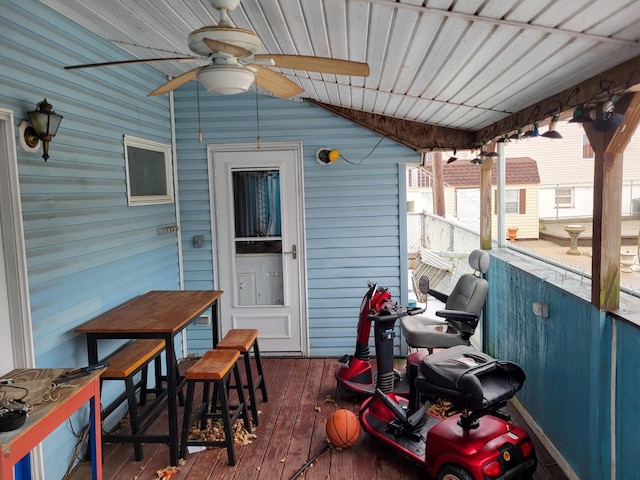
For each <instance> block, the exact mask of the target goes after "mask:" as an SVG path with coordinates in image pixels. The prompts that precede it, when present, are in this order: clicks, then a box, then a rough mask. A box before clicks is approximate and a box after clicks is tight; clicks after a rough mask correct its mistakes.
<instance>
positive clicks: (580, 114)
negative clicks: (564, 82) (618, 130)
mask: <svg viewBox="0 0 640 480" xmlns="http://www.w3.org/2000/svg"><path fill="white" fill-rule="evenodd" d="M591 122H593V118H591V117H590V116H589V115H587V113H585V109H584V105H583V104H580V105H578V106H577V107H576V109H575V110H574V111H573V117H572V118H571V120H569V122H568V123H591Z"/></svg>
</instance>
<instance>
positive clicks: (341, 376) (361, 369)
mask: <svg viewBox="0 0 640 480" xmlns="http://www.w3.org/2000/svg"><path fill="white" fill-rule="evenodd" d="M335 376H336V380H338V381H339V382H341V383H342V384H345V385H346V386H348V387H349V388H350V389H352V390H354V391H355V392H356V393H363V394H369V395H370V394H371V393H373V369H372V368H371V364H370V363H369V362H365V361H364V360H360V359H359V358H355V357H351V359H350V360H349V365H348V366H346V367H345V366H343V365H338V366H337V367H336V371H335ZM347 382H348V383H347Z"/></svg>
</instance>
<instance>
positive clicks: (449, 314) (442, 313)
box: [436, 310, 478, 327]
mask: <svg viewBox="0 0 640 480" xmlns="http://www.w3.org/2000/svg"><path fill="white" fill-rule="evenodd" d="M436 315H437V316H438V317H443V318H445V319H447V320H457V321H458V322H462V323H466V324H469V325H472V326H474V327H475V326H476V325H477V324H478V316H477V315H476V314H475V313H471V312H465V311H464V310H438V311H437V312H436Z"/></svg>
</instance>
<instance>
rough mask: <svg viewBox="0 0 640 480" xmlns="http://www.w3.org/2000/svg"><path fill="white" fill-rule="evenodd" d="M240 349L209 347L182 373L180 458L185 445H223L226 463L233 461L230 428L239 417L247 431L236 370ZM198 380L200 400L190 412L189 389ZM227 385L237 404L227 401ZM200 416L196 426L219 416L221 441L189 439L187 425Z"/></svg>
mask: <svg viewBox="0 0 640 480" xmlns="http://www.w3.org/2000/svg"><path fill="white" fill-rule="evenodd" d="M239 358H240V352H238V351H237V350H209V351H207V352H206V353H205V354H204V355H203V356H202V358H200V359H199V360H198V361H197V362H196V363H195V364H193V365H192V366H191V367H189V369H188V370H187V371H186V372H185V378H186V381H187V398H186V401H185V406H184V421H183V424H182V439H181V442H180V457H182V458H186V453H187V446H188V445H199V446H215V447H225V446H226V447H227V456H228V458H229V465H235V464H236V452H235V447H234V444H233V440H234V438H233V431H232V427H233V424H234V423H235V421H236V420H237V419H238V418H239V417H240V416H242V420H243V422H244V428H245V429H246V430H247V431H248V432H249V433H251V422H250V421H249V414H248V412H247V404H246V402H245V399H244V389H243V388H242V380H241V378H240V370H239V369H238V359H239ZM232 372H233V376H234V382H235V383H234V385H232V386H230V382H229V379H230V376H231V373H232ZM198 382H202V384H203V388H202V403H201V404H200V406H199V407H198V408H197V409H195V411H194V412H192V411H191V410H192V407H193V392H194V388H195V385H196V383H198ZM211 384H213V397H212V399H211V403H209V390H210V386H211ZM229 388H233V389H235V390H236V392H237V393H238V403H237V404H236V405H230V404H229ZM197 418H199V419H200V429H201V430H204V429H205V428H206V424H207V419H209V418H212V419H214V418H221V419H222V424H223V426H224V436H225V439H224V440H200V439H189V432H190V430H191V424H192V422H193V421H194V420H196V419H197Z"/></svg>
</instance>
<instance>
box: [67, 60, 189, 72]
mask: <svg viewBox="0 0 640 480" xmlns="http://www.w3.org/2000/svg"><path fill="white" fill-rule="evenodd" d="M194 60H202V58H200V57H164V58H143V59H140V60H119V61H116V62H103V63H85V64H83V65H67V66H66V67H64V69H65V70H75V69H76V68H94V67H111V66H113V65H126V64H128V63H149V62H170V61H172V62H193V61H194Z"/></svg>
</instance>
